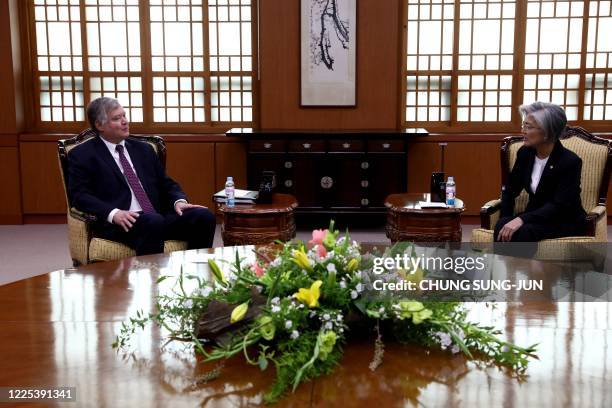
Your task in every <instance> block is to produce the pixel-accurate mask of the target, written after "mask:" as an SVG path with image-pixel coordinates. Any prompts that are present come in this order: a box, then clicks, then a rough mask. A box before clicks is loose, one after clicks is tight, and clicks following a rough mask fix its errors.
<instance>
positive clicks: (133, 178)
mask: <svg viewBox="0 0 612 408" xmlns="http://www.w3.org/2000/svg"><path fill="white" fill-rule="evenodd" d="M116 149H117V153H119V163H121V167H123V175H124V176H125V179H126V180H127V182H128V184H129V185H130V188H131V189H132V191H133V192H134V196H135V197H136V200H138V204H140V207H142V211H143V212H144V213H145V214H155V212H156V211H155V208H153V205H152V204H151V201H150V200H149V197H148V196H147V193H146V192H145V191H144V189H143V188H142V185H141V184H140V180H138V176H137V175H136V173H134V170H133V169H132V166H130V162H129V161H128V160H127V158H126V157H125V154H124V153H123V146H121V145H119V144H118V145H117V147H116Z"/></svg>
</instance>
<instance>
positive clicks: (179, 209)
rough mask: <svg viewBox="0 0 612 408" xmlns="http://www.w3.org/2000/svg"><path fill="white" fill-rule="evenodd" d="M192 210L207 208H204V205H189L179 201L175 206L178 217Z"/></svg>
mask: <svg viewBox="0 0 612 408" xmlns="http://www.w3.org/2000/svg"><path fill="white" fill-rule="evenodd" d="M190 208H206V207H204V206H203V205H197V204H189V203H186V202H184V201H179V202H177V203H176V204H174V211H176V213H177V214H178V215H183V211H185V210H188V209H190Z"/></svg>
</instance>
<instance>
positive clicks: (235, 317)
mask: <svg viewBox="0 0 612 408" xmlns="http://www.w3.org/2000/svg"><path fill="white" fill-rule="evenodd" d="M247 310H249V302H248V301H246V302H244V303H242V304H240V305H238V306H236V307H235V308H234V310H232V315H231V317H230V323H232V324H234V323H236V322H239V321H240V320H242V319H244V316H245V315H246V312H247Z"/></svg>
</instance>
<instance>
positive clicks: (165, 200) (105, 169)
mask: <svg viewBox="0 0 612 408" xmlns="http://www.w3.org/2000/svg"><path fill="white" fill-rule="evenodd" d="M125 148H126V149H127V151H128V153H129V155H130V159H131V160H132V164H133V166H134V170H135V171H136V174H137V175H138V178H139V179H140V183H141V184H142V186H143V188H144V190H145V191H146V193H147V195H148V196H149V200H150V201H151V204H153V207H155V210H156V211H157V212H158V213H160V214H166V213H169V212H172V211H174V203H175V202H176V200H179V199H185V200H186V199H187V197H186V196H185V193H183V191H182V190H181V187H180V186H179V185H178V184H177V183H176V182H175V181H174V180H172V179H171V178H170V177H168V176H167V175H166V172H165V171H164V169H163V167H162V165H161V162H160V160H159V158H158V156H157V154H156V153H155V151H154V150H153V147H151V146H150V145H149V144H147V143H145V142H141V141H138V140H131V139H127V140H126V141H125ZM68 194H69V196H70V199H71V203H72V205H73V206H74V207H76V208H77V209H79V210H81V211H85V212H88V213H91V214H94V215H96V216H97V217H98V222H101V223H104V222H105V220H106V217H108V214H109V213H110V212H111V211H112V210H113V209H114V208H118V209H120V210H129V208H130V203H131V200H132V194H131V192H130V188H129V187H128V183H127V181H126V179H125V177H124V176H123V173H122V172H121V170H120V169H119V166H118V165H117V163H116V162H115V159H113V156H112V155H111V153H110V152H109V151H108V148H107V147H106V145H105V144H104V142H103V141H102V140H101V139H100V137H99V136H97V137H94V138H93V139H91V140H89V141H86V142H84V143H82V144H80V145H79V146H77V147H75V148H73V149H72V150H71V151H70V152H69V153H68Z"/></svg>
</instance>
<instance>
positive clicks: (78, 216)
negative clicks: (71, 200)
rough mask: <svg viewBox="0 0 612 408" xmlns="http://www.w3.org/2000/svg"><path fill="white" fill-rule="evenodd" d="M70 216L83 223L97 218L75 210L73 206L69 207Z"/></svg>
mask: <svg viewBox="0 0 612 408" xmlns="http://www.w3.org/2000/svg"><path fill="white" fill-rule="evenodd" d="M70 216H71V217H74V218H76V219H77V220H81V221H83V222H85V223H90V222H94V221H96V220H97V219H98V218H97V217H96V216H95V215H93V214H89V213H86V212H83V211H80V210H77V209H76V208H74V207H70Z"/></svg>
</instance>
